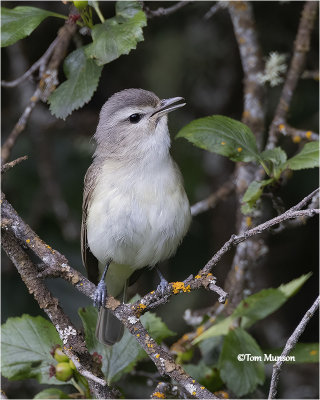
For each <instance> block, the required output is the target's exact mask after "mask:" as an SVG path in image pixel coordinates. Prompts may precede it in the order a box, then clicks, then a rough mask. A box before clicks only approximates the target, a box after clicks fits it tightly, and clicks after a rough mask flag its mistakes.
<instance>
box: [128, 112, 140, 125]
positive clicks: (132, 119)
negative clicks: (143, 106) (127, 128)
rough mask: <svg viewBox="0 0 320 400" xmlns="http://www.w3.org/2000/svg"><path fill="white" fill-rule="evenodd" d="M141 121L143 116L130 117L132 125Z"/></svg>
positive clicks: (132, 115) (133, 115)
mask: <svg viewBox="0 0 320 400" xmlns="http://www.w3.org/2000/svg"><path fill="white" fill-rule="evenodd" d="M140 119H141V114H131V115H130V117H129V121H130V122H131V123H132V124H137V123H138V122H139V121H140Z"/></svg>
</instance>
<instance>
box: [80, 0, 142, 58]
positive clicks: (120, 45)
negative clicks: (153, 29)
mask: <svg viewBox="0 0 320 400" xmlns="http://www.w3.org/2000/svg"><path fill="white" fill-rule="evenodd" d="M146 25H147V19H146V15H145V13H144V12H143V11H142V8H141V5H140V3H138V2H136V1H125V2H123V1H118V2H117V3H116V16H115V17H113V18H110V19H107V20H106V21H105V22H104V23H103V24H96V25H94V27H93V28H92V31H91V33H92V39H93V42H92V43H91V44H89V45H88V46H87V47H86V50H85V53H86V55H87V57H89V58H92V59H94V60H95V62H96V63H97V65H104V64H107V63H109V62H110V61H113V60H115V59H117V58H119V57H120V56H121V55H123V54H129V52H130V51H131V50H133V49H135V48H136V47H137V43H138V42H140V41H142V40H143V33H142V28H143V27H144V26H146Z"/></svg>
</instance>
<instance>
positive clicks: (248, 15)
mask: <svg viewBox="0 0 320 400" xmlns="http://www.w3.org/2000/svg"><path fill="white" fill-rule="evenodd" d="M228 4H229V5H228V10H229V13H230V17H231V21H232V24H233V29H234V33H235V37H236V40H237V43H238V47H239V52H240V58H241V63H242V68H243V72H244V110H243V114H242V122H243V123H245V124H246V125H248V126H249V127H250V128H251V130H252V131H253V133H254V135H255V137H256V141H257V144H258V147H259V148H261V147H262V143H263V134H264V118H265V107H264V102H265V88H264V86H263V84H262V83H261V82H260V81H259V79H258V77H259V75H260V74H261V73H262V72H263V69H264V65H263V59H262V51H261V49H260V45H259V42H258V37H257V30H256V26H255V21H254V17H253V11H252V4H251V3H250V2H245V1H237V2H229V3H228ZM259 174H260V170H259V167H257V166H255V165H250V164H242V163H238V164H237V166H236V172H235V182H236V193H237V202H238V207H237V231H238V232H242V231H244V230H245V229H247V228H248V225H247V218H246V217H245V216H243V215H242V213H241V201H242V197H243V194H244V192H245V191H246V189H247V188H248V186H249V185H250V183H251V182H252V181H253V180H255V179H257V176H258V175H259ZM251 223H252V224H255V223H256V221H255V220H253V219H252V222H251ZM263 247H264V246H263V242H262V241H261V240H259V241H257V240H256V239H255V238H253V239H252V240H248V241H246V242H245V243H241V244H240V245H239V246H237V249H236V253H235V256H234V259H233V262H232V267H231V269H230V271H229V273H228V276H227V278H226V281H225V288H227V290H226V291H227V292H228V293H229V302H228V306H227V307H228V309H229V312H232V309H233V308H234V307H235V306H236V305H237V304H238V303H239V301H240V300H241V299H242V297H243V289H244V288H245V285H246V279H247V271H248V270H249V269H250V268H252V266H253V265H254V264H255V263H256V262H257V254H259V253H261V251H262V250H261V249H262V248H263Z"/></svg>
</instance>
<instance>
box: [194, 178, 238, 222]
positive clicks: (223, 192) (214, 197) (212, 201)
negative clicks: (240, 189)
mask: <svg viewBox="0 0 320 400" xmlns="http://www.w3.org/2000/svg"><path fill="white" fill-rule="evenodd" d="M234 188H235V183H234V176H232V177H231V178H230V179H229V180H228V181H227V182H225V183H224V184H223V185H222V186H221V187H220V188H219V189H218V190H217V191H216V192H214V193H212V194H211V195H210V196H209V197H207V198H206V199H204V200H201V201H198V203H195V204H194V205H193V206H192V207H191V215H192V216H193V217H195V216H196V215H199V214H201V213H203V212H205V211H208V210H209V209H211V208H214V207H215V206H216V205H217V204H218V203H219V202H220V201H222V200H224V199H225V198H226V197H227V196H228V195H229V194H230V193H231V192H232V191H233V190H234Z"/></svg>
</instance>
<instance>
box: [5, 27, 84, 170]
mask: <svg viewBox="0 0 320 400" xmlns="http://www.w3.org/2000/svg"><path fill="white" fill-rule="evenodd" d="M75 31H76V25H74V24H65V25H64V26H63V27H62V28H60V29H59V32H58V37H57V43H56V44H55V46H54V48H53V52H52V56H51V59H50V61H49V63H48V67H47V69H46V71H44V72H43V74H42V76H41V80H40V82H39V84H38V87H37V89H36V90H35V92H34V94H33V96H32V97H31V98H30V100H29V103H28V105H27V107H26V108H25V110H24V111H23V113H22V115H21V117H20V118H19V120H18V122H17V123H16V125H15V126H14V128H13V130H12V131H11V133H10V134H9V136H8V137H7V139H6V140H5V142H4V144H3V145H2V148H1V158H2V160H1V162H2V164H4V163H6V162H7V161H8V159H9V157H10V154H11V150H12V148H13V146H14V144H15V142H16V140H17V139H18V137H19V135H20V133H21V132H22V131H23V130H24V128H25V127H26V124H27V122H28V120H29V117H30V115H31V112H32V111H33V109H34V107H35V105H36V104H37V103H38V101H39V100H40V99H41V100H46V98H47V97H48V96H49V94H50V93H51V91H52V90H54V88H55V84H56V76H57V74H58V72H57V68H58V66H59V65H60V63H61V61H62V60H63V58H64V56H65V53H66V51H67V48H68V45H69V42H70V40H71V37H72V36H73V34H74V33H75Z"/></svg>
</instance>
